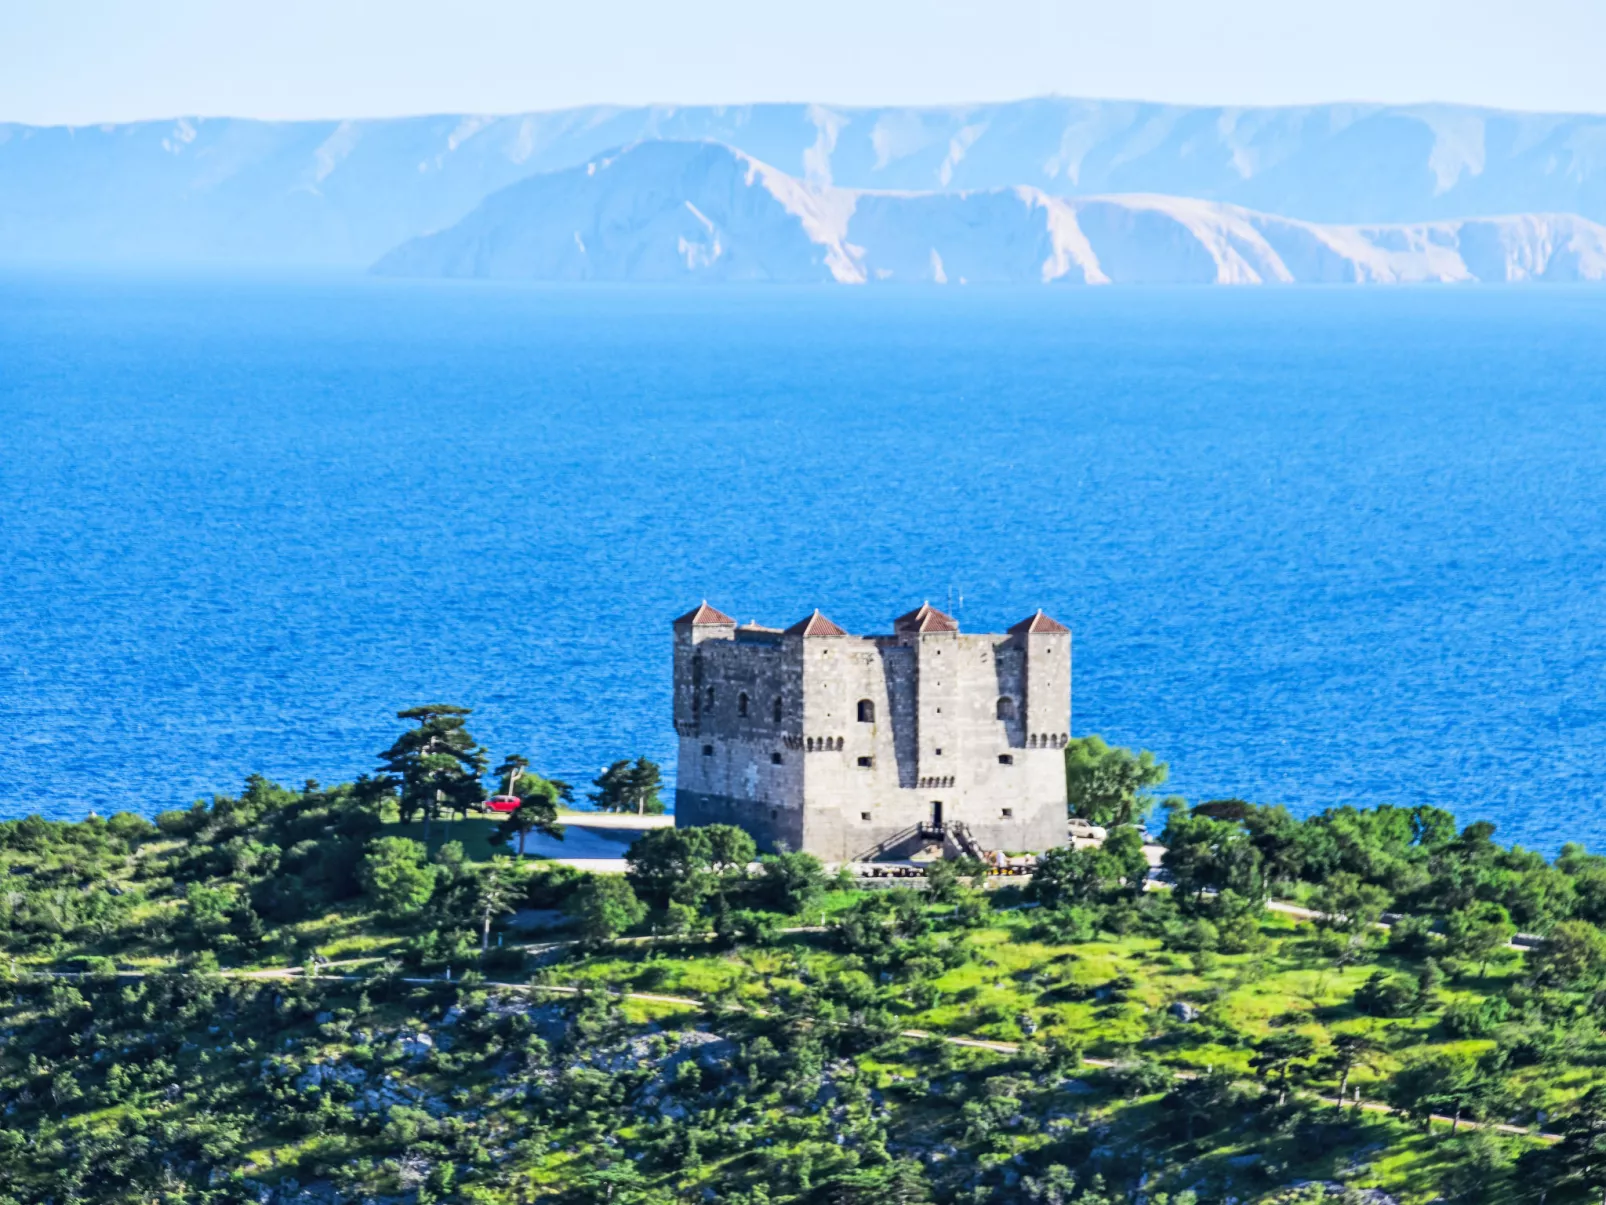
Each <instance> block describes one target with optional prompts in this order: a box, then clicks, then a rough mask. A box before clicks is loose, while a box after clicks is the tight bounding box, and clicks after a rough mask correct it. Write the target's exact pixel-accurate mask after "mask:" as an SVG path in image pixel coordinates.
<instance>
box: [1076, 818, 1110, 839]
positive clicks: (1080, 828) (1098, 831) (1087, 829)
mask: <svg viewBox="0 0 1606 1205" xmlns="http://www.w3.org/2000/svg"><path fill="white" fill-rule="evenodd" d="M1070 828H1071V836H1073V837H1078V838H1080V839H1081V840H1083V841H1102V840H1104V838H1106V837H1108V836H1109V835H1110V834H1109V833H1108V832H1106V831H1105V830H1104V829H1102V828H1100V827H1099V826H1098V825H1096V824H1093V823H1091V822H1090V821H1087V820H1083V819H1082V818H1081V817H1080V816H1072V817H1071V823H1070Z"/></svg>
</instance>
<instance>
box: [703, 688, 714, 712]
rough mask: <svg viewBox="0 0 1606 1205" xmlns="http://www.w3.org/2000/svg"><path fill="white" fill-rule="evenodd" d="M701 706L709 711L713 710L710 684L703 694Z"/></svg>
mask: <svg viewBox="0 0 1606 1205" xmlns="http://www.w3.org/2000/svg"><path fill="white" fill-rule="evenodd" d="M703 707H704V708H706V709H707V710H709V711H713V710H714V688H713V687H712V686H710V687H709V688H708V693H707V694H705V695H704V696H703Z"/></svg>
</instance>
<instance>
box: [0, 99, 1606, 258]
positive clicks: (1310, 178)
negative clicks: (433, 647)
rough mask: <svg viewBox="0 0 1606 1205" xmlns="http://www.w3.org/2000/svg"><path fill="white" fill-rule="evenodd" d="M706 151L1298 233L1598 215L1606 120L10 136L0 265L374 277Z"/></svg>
mask: <svg viewBox="0 0 1606 1205" xmlns="http://www.w3.org/2000/svg"><path fill="white" fill-rule="evenodd" d="M658 138H664V139H712V140H717V141H721V142H725V143H728V144H730V145H733V146H737V147H739V148H741V149H742V150H744V151H746V152H747V153H748V154H750V155H752V156H753V157H754V158H756V159H758V160H760V161H762V162H765V163H771V164H774V165H775V166H776V167H778V168H780V169H781V170H782V171H784V172H787V173H788V174H790V175H793V176H796V177H797V178H799V179H802V180H806V181H808V182H809V183H811V184H815V185H826V184H834V185H836V186H838V187H847V188H855V189H879V190H907V191H950V190H968V191H975V190H992V189H999V188H1008V187H1011V186H1017V185H1021V186H1029V187H1033V188H1038V189H1041V190H1042V191H1044V192H1047V193H1049V194H1051V195H1077V196H1091V195H1099V194H1106V193H1130V192H1142V193H1157V194H1164V195H1170V196H1193V197H1199V198H1202V199H1206V200H1217V201H1225V202H1229V203H1233V204H1240V205H1244V206H1246V207H1249V208H1253V209H1259V210H1262V211H1268V212H1275V213H1281V214H1286V215H1289V216H1292V217H1298V218H1302V219H1307V220H1315V221H1324V222H1351V223H1398V222H1416V221H1424V220H1428V219H1432V218H1437V217H1460V216H1464V215H1468V214H1504V213H1520V212H1546V213H1551V212H1572V213H1579V214H1582V215H1584V216H1586V217H1590V218H1593V219H1595V220H1606V116H1601V115H1558V114H1525V113H1508V112H1500V111H1495V110H1485V109H1474V108H1468V107H1462V106H1453V105H1419V106H1404V107H1398V106H1395V107H1391V106H1380V105H1354V104H1335V105H1312V106H1303V107H1288V108H1264V109H1237V108H1221V107H1189V106H1179V105H1157V104H1145V103H1141V102H1132V101H1096V100H1074V99H1067V98H1062V97H1047V98H1041V99H1035V100H1024V101H1013V102H1008V103H1002V104H992V105H969V106H938V107H928V108H915V107H884V108H863V109H856V108H844V107H831V106H825V105H810V104H786V105H736V106H689V107H671V106H657V107H641V108H620V107H614V106H592V107H588V108H581V109H572V110H565V111H560V112H552V113H534V114H524V115H518V116H511V117H494V118H487V117H472V116H450V115H448V116H435V117H417V118H403V119H394V120H374V121H325V122H255V121H244V120H237V119H229V118H214V119H204V120H203V119H199V118H185V119H180V120H173V121H163V122H142V123H134V124H128V125H106V126H94V127H79V128H71V129H69V128H59V127H58V128H38V127H30V126H18V125H10V126H5V125H0V260H11V261H16V260H19V259H43V260H59V259H69V260H80V261H91V262H102V261H108V260H121V261H137V262H159V263H253V262H254V263H276V264H361V263H367V262H369V261H371V260H372V259H373V258H374V257H375V256H378V255H379V254H381V253H382V252H384V251H385V250H386V249H387V248H389V247H392V246H394V245H396V244H397V243H398V242H400V241H401V240H403V239H405V238H408V237H411V236H413V235H416V234H420V233H423V232H426V231H429V230H434V229H440V228H442V227H444V226H447V225H450V224H451V223H453V222H455V221H457V220H458V219H459V218H461V217H463V216H464V215H465V214H466V213H468V211H469V210H471V209H472V208H473V207H474V206H475V205H476V204H478V202H479V201H480V200H482V199H483V198H484V197H486V196H487V195H488V194H490V193H492V192H494V191H496V190H497V189H499V188H501V187H503V186H505V185H507V184H510V183H512V182H514V181H516V180H519V179H521V178H523V177H525V176H529V175H533V174H535V173H539V172H549V171H555V170H559V169H562V168H565V167H571V166H575V165H577V164H581V163H585V162H587V161H589V160H591V159H594V158H596V157H597V156H598V155H600V154H603V153H604V152H606V151H607V150H609V149H610V148H612V147H617V146H621V145H625V144H628V143H631V142H634V141H637V140H640V139H658Z"/></svg>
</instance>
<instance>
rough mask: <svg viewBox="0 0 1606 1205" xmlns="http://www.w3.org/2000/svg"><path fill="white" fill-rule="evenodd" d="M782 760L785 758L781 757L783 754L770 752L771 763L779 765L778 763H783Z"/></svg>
mask: <svg viewBox="0 0 1606 1205" xmlns="http://www.w3.org/2000/svg"><path fill="white" fill-rule="evenodd" d="M782 760H784V759H783V758H782V757H781V755H780V754H779V753H771V754H770V765H772V766H778V765H780V764H781V762H782Z"/></svg>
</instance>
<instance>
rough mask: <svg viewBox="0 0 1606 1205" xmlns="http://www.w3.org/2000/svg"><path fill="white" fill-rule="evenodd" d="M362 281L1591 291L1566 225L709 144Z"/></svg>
mask: <svg viewBox="0 0 1606 1205" xmlns="http://www.w3.org/2000/svg"><path fill="white" fill-rule="evenodd" d="M375 271H376V272H379V273H381V274H385V275H397V276H444V277H488V278H500V279H525V280H548V281H581V280H597V281H631V282H654V283H665V282H685V281H737V280H749V281H751V280H765V281H786V282H834V283H838V284H864V283H868V282H875V281H895V282H903V281H920V282H934V283H972V284H980V283H992V284H1006V283H1007V284H1028V283H1031V284H1038V283H1043V284H1046V283H1054V282H1069V283H1077V284H1109V283H1117V284H1182V283H1191V284H1274V283H1296V282H1297V283H1306V282H1320V283H1357V284H1361V283H1416V282H1459V281H1501V282H1508V281H1521V280H1548V281H1582V280H1591V281H1594V280H1606V226H1602V225H1599V224H1596V223H1593V222H1589V221H1587V220H1586V219H1583V218H1579V217H1576V216H1573V215H1569V214H1551V215H1518V216H1515V217H1497V218H1473V219H1462V220H1458V221H1442V222H1429V223H1417V224H1408V225H1406V224H1402V225H1386V226H1384V225H1379V226H1337V225H1321V224H1317V223H1312V222H1301V221H1296V220H1292V219H1288V218H1283V217H1279V216H1275V215H1271V214H1263V213H1257V212H1255V211H1253V210H1249V209H1244V208H1242V207H1240V206H1235V205H1224V204H1221V203H1220V202H1212V201H1200V200H1196V199H1191V198H1181V197H1161V196H1146V195H1138V196H1116V197H1091V198H1061V197H1052V196H1049V195H1048V194H1047V193H1045V192H1043V191H1042V190H1041V189H1037V188H1031V187H1027V186H1015V187H1012V188H1002V189H990V190H983V191H975V192H926V193H918V192H882V191H865V190H855V189H845V188H836V187H832V186H818V185H816V186H810V185H808V184H806V183H804V182H803V181H801V180H798V179H796V178H794V177H792V176H789V175H787V174H786V173H785V172H782V171H780V170H779V169H777V168H775V167H773V166H771V165H769V164H766V163H763V162H761V161H759V160H757V159H754V158H752V157H751V156H749V155H746V154H744V153H743V152H741V151H739V150H736V149H735V148H733V147H729V146H726V145H724V144H723V143H717V142H666V141H655V142H640V143H637V144H635V145H634V146H632V147H628V148H625V149H624V150H622V151H620V152H618V153H617V154H614V155H610V156H607V157H604V158H601V159H598V160H594V161H593V162H591V163H589V164H586V165H585V166H583V167H577V168H570V169H568V170H566V171H562V172H555V173H551V174H548V175H542V176H535V177H532V178H531V179H528V180H524V181H521V182H519V183H517V184H512V185H509V186H508V187H507V188H505V189H502V190H501V191H499V192H497V193H494V194H492V195H491V196H490V197H488V198H487V199H486V200H485V202H484V203H482V204H481V205H480V206H479V207H478V208H477V209H475V210H474V211H473V212H472V213H470V214H469V215H468V217H466V218H464V219H463V221H461V222H459V223H458V224H457V225H455V226H453V227H451V228H449V229H447V230H444V231H440V232H438V233H436V234H432V235H426V236H423V237H421V238H417V239H413V240H411V241H409V242H407V243H404V244H402V246H400V247H398V248H397V249H396V250H394V251H393V252H391V253H390V254H389V255H387V256H385V257H384V258H383V259H381V260H380V261H379V263H378V264H377V265H376V266H375Z"/></svg>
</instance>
